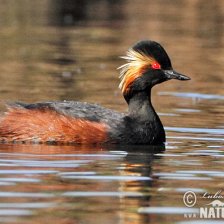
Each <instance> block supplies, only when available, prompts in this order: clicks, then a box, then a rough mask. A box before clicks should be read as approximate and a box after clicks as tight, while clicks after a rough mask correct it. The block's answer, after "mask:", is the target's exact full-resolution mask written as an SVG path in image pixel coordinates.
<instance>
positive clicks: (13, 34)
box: [0, 0, 224, 110]
mask: <svg viewBox="0 0 224 224" xmlns="http://www.w3.org/2000/svg"><path fill="white" fill-rule="evenodd" d="M0 5H1V6H0V26H1V30H0V43H1V45H0V51H1V54H0V83H1V85H0V93H1V94H0V99H1V100H4V101H5V100H6V101H8V100H9V101H11V100H22V101H29V102H30V101H41V100H63V99H74V100H83V101H91V102H98V103H101V104H104V105H106V106H109V107H112V108H116V109H120V110H123V109H124V108H125V103H124V102H123V98H122V96H121V94H120V90H119V89H118V88H117V86H118V84H119V80H118V71H117V70H116V68H117V67H118V66H119V65H121V64H122V63H123V60H122V59H120V58H119V57H118V56H120V55H123V54H125V51H126V50H127V49H128V47H130V46H131V45H132V44H133V43H135V42H136V41H138V40H141V39H153V40H156V41H158V42H160V43H161V44H162V45H163V46H164V47H165V49H166V50H167V51H168V54H169V55H170V57H171V59H172V62H173V66H174V68H175V69H176V70H178V71H180V72H182V73H186V74H187V75H189V76H191V77H192V78H193V79H192V81H191V82H188V83H184V85H183V83H182V84H181V85H180V83H176V82H170V83H167V84H166V85H161V86H158V87H156V88H155V98H156V97H157V95H159V92H161V91H177V92H178V91H180V90H181V91H183V92H198V93H205V94H207V93H209V94H223V88H222V84H223V72H224V68H223V62H224V57H223V55H224V52H223V51H224V50H223V43H224V38H223V30H224V27H223V26H224V25H223V20H224V2H223V1H222V0H213V1H210V0H157V1H150V0H139V1H131V0H91V1H88V0H66V1H64V0H41V1H39V0H32V1H29V0H20V1H17V0H7V1H6V0H0ZM117 96H118V97H117ZM168 103H169V102H168ZM164 106H165V107H169V105H164V103H163V104H161V105H160V104H159V105H158V107H162V108H163V107H164Z"/></svg>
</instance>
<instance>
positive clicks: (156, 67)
mask: <svg viewBox="0 0 224 224" xmlns="http://www.w3.org/2000/svg"><path fill="white" fill-rule="evenodd" d="M152 68H153V69H161V66H160V64H159V63H157V62H154V63H153V64H152Z"/></svg>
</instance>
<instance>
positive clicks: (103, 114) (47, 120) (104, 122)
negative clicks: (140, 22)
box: [0, 40, 190, 145]
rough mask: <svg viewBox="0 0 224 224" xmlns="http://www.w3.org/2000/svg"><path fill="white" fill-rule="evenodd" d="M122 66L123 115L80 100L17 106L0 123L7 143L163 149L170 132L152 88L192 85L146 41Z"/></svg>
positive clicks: (156, 46)
mask: <svg viewBox="0 0 224 224" xmlns="http://www.w3.org/2000/svg"><path fill="white" fill-rule="evenodd" d="M121 58H122V59H124V60H126V62H125V64H123V65H122V66H120V67H119V68H118V69H119V70H120V79H121V81H120V84H119V88H120V89H121V91H122V94H123V97H124V99H125V101H126V102H127V105H128V110H127V112H118V111H115V110H112V109H108V108H105V107H103V106H100V105H98V104H94V103H86V102H77V101H47V102H37V103H31V104H28V103H23V102H14V103H10V104H8V105H7V108H8V110H7V111H6V112H5V114H4V115H3V116H2V117H1V119H0V141H1V142H2V143H25V144H26V143H37V144H123V145H140V144H141V145H164V144H165V142H166V136H165V130H164V127H163V125H162V123H161V120H160V118H159V116H158V115H157V113H156V111H155V109H154V107H153V105H152V103H151V89H152V88H153V87H154V86H155V85H157V84H160V83H162V82H165V81H168V80H171V79H177V80H190V78H189V77H188V76H186V75H183V74H181V73H178V72H176V71H175V70H174V69H173V67H172V64H171V60H170V58H169V56H168V54H167V52H166V51H165V49H164V48H163V47H162V46H161V45H160V44H159V43H157V42H156V41H153V40H141V41H139V42H137V43H135V44H134V45H133V46H132V47H130V48H129V49H128V50H127V52H126V55H125V56H123V57H121Z"/></svg>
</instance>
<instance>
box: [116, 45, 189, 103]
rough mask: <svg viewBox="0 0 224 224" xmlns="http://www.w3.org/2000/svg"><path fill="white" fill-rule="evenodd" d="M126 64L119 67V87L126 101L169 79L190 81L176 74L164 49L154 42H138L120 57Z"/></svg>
mask: <svg viewBox="0 0 224 224" xmlns="http://www.w3.org/2000/svg"><path fill="white" fill-rule="evenodd" d="M122 58H123V59H126V60H127V63H126V64H124V65H122V66H120V67H119V69H120V78H121V82H120V85H119V87H120V88H121V90H122V93H123V95H124V97H125V99H126V100H127V101H128V98H130V97H131V96H132V95H133V94H135V93H138V92H142V91H148V92H149V90H150V89H151V88H152V87H153V86H154V85H156V84H159V83H162V82H164V81H167V80H170V79H178V80H190V78H189V77H187V76H185V75H182V74H180V73H178V72H176V71H175V70H174V69H173V67H172V65H171V61H170V58H169V56H168V55H167V53H166V51H165V50H164V48H163V47H162V46H161V45H160V44H158V43H157V42H155V41H140V42H138V43H136V44H135V45H134V46H133V47H132V48H130V49H129V50H128V51H127V55H126V56H123V57H122Z"/></svg>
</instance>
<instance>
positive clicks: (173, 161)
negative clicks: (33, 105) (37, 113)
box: [0, 0, 224, 224]
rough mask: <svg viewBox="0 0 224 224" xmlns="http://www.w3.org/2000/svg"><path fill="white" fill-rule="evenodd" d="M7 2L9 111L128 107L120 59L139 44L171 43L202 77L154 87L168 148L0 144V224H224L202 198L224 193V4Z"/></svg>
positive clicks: (0, 36)
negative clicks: (39, 106) (190, 196)
mask: <svg viewBox="0 0 224 224" xmlns="http://www.w3.org/2000/svg"><path fill="white" fill-rule="evenodd" d="M0 3H1V7H0V13H1V18H0V25H1V31H0V42H1V45H0V51H1V54H0V71H1V72H0V79H1V85H0V93H1V94H0V99H1V101H2V103H1V111H2V112H3V111H5V107H4V103H3V102H5V101H26V102H34V101H44V100H64V99H67V100H79V101H87V102H94V103H99V104H102V105H104V106H106V107H109V108H113V109H116V110H119V111H125V110H126V109H127V107H126V104H125V102H124V100H123V98H122V95H121V93H120V90H119V89H118V88H117V86H118V84H119V80H118V71H117V70H116V68H117V67H118V66H120V65H121V64H122V63H123V61H122V59H120V58H119V57H118V56H120V55H124V53H125V51H126V50H127V48H128V47H129V46H131V45H132V44H133V43H134V42H136V41H137V40H140V39H154V40H157V41H158V42H161V43H162V44H163V46H164V47H165V48H166V50H167V51H168V53H169V55H170V57H171V58H172V63H173V66H174V68H175V69H176V70H177V71H180V72H182V73H183V74H186V75H189V76H190V77H191V78H192V80H191V81H188V82H178V81H170V82H167V83H164V84H162V85H159V86H156V87H155V88H154V89H153V103H154V105H155V108H156V110H157V111H158V112H159V115H160V117H161V120H162V122H163V124H164V126H165V129H166V133H167V145H166V146H165V147H164V148H155V147H152V146H107V147H105V146H102V147H98V146H53V145H51V146H50V145H20V144H15V145H13V144H2V145H0V222H1V223H18V224H30V223H32V224H33V223H43V224H44V223H53V222H55V223H59V224H70V223H91V224H95V223H97V224H98V223H99V224H100V223H102V224H103V223H113V224H114V223H136V224H146V223H162V224H163V223H179V224H180V223H222V222H223V219H217V220H215V219H210V220H205V219H200V217H199V216H198V212H199V210H198V209H199V207H206V206H207V207H208V205H207V204H209V203H211V202H212V201H213V199H211V198H210V199H209V198H203V194H204V193H205V192H207V193H208V194H213V195H214V194H215V193H216V192H219V191H221V190H223V188H224V184H223V177H224V171H223V164H224V153H223V152H224V151H223V149H224V148H223V143H224V137H223V136H224V123H223V120H224V117H223V112H224V107H223V100H224V90H223V77H224V76H223V73H224V67H223V61H224V57H223V49H224V48H223V44H224V42H223V40H224V38H223V29H222V27H223V18H224V12H223V8H224V3H223V1H221V0H220V1H219V0H215V1H212V2H211V1H209V0H203V1H193V0H180V1H164V0H163V1H147V0H140V1H136V2H134V1H130V0H125V1H109V0H108V1H105V0H104V1H66V4H65V1H60V0H54V1H51V0H43V1H36V0H33V1H25V0H20V1H13V0H8V1H3V0H0ZM99 12H100V13H99ZM187 191H193V192H194V193H195V194H196V196H197V202H196V204H195V206H193V207H191V208H188V207H186V206H185V204H184V202H183V195H184V194H185V192H187ZM220 194H221V195H223V196H224V192H223V193H222V192H221V193H220ZM220 201H222V202H224V199H223V198H221V199H220ZM186 214H196V217H192V218H189V216H186Z"/></svg>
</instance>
